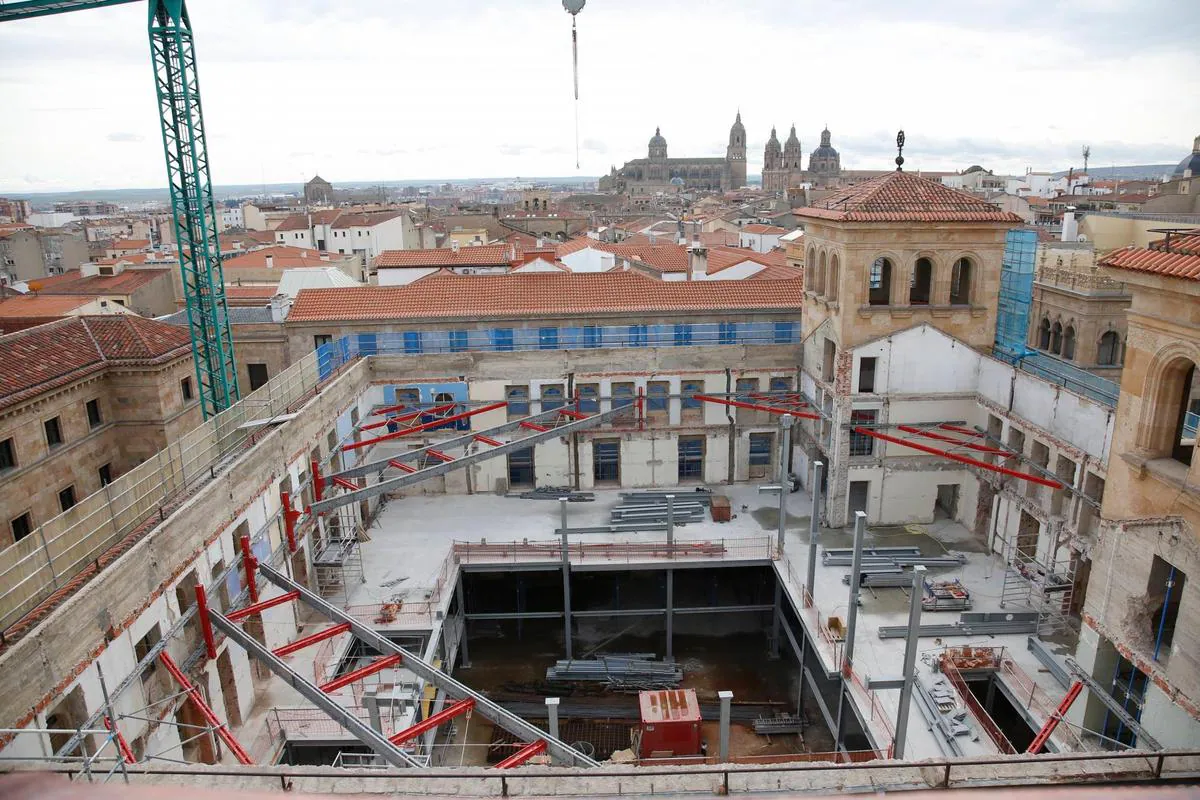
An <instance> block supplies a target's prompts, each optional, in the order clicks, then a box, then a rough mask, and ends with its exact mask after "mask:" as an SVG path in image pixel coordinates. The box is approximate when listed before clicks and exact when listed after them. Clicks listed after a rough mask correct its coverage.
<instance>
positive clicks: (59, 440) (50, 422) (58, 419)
mask: <svg viewBox="0 0 1200 800" xmlns="http://www.w3.org/2000/svg"><path fill="white" fill-rule="evenodd" d="M51 426H53V429H54V437H53V439H54V441H51V436H50V430H51ZM42 434H43V435H44V436H45V437H46V447H47V448H48V449H50V450H55V449H57V448H59V447H62V446H63V445H64V444H66V443H67V440H66V437H64V436H63V429H62V415H61V414H60V415H56V416H53V417H50V418H48V419H44V420H42Z"/></svg>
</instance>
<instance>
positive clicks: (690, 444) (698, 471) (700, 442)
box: [676, 436, 704, 480]
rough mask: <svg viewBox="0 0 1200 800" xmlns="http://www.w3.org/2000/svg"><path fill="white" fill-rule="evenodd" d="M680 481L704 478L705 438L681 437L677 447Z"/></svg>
mask: <svg viewBox="0 0 1200 800" xmlns="http://www.w3.org/2000/svg"><path fill="white" fill-rule="evenodd" d="M676 449H677V455H678V459H679V479H680V480H702V479H703V478H704V437H703V436H680V437H679V439H678V445H677V448H676Z"/></svg>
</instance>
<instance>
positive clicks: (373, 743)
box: [211, 567, 423, 767]
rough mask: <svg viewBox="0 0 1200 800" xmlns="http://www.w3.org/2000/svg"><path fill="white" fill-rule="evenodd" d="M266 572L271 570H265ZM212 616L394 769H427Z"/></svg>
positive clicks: (214, 615) (233, 626)
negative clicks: (421, 767)
mask: <svg viewBox="0 0 1200 800" xmlns="http://www.w3.org/2000/svg"><path fill="white" fill-rule="evenodd" d="M262 569H269V568H268V567H263V568H262ZM269 577H270V576H269V575H268V578H269ZM211 615H212V621H213V624H214V625H216V626H217V627H218V628H220V629H221V630H222V631H224V632H225V635H227V636H228V637H229V638H230V639H232V640H233V641H235V642H237V643H238V644H239V645H241V646H242V647H244V648H245V649H246V650H247V652H249V653H250V654H251V655H253V656H254V657H255V658H257V659H259V660H260V661H262V662H263V663H264V664H266V665H267V668H268V669H270V670H271V671H272V672H274V673H275V674H276V675H278V676H279V677H280V678H282V679H283V680H284V682H285V683H287V684H288V685H289V686H291V687H292V688H293V689H295V690H296V691H297V692H299V693H300V694H301V695H302V696H303V697H304V698H305V699H306V700H308V701H309V702H310V703H312V704H313V705H315V706H316V707H317V708H319V709H321V710H322V711H324V712H325V713H326V714H328V715H329V716H330V717H331V718H332V719H333V721H334V722H336V723H337V724H339V725H341V726H342V727H343V728H345V729H346V730H347V731H349V732H350V733H351V734H352V735H353V736H354V738H356V739H358V740H359V741H360V742H362V743H363V744H365V745H366V746H367V747H370V748H371V750H372V752H374V753H375V754H376V755H378V756H379V757H380V758H382V759H383V760H384V761H386V762H387V763H389V764H391V765H392V766H394V767H420V766H423V765H422V764H421V762H419V761H417V760H416V759H414V758H413V757H412V756H410V755H408V754H407V753H405V752H404V751H403V750H401V749H400V748H398V747H396V746H395V745H394V744H392V743H391V742H389V741H388V740H387V739H385V738H384V737H383V734H381V733H379V732H378V731H375V730H373V729H372V728H371V726H369V725H365V724H363V722H362V721H360V720H359V719H358V717H356V716H354V715H353V714H351V713H350V712H348V711H347V710H346V709H345V708H343V707H342V705H341V704H340V703H338V702H337V701H335V700H334V699H333V698H331V697H330V696H329V695H327V694H325V693H324V692H322V691H321V690H320V689H318V688H317V687H316V686H315V685H314V684H312V683H310V682H308V681H307V680H305V679H304V678H303V677H301V675H300V673H299V672H297V671H296V670H294V669H292V668H291V667H290V666H288V664H287V663H286V662H284V661H283V660H282V659H281V658H279V657H278V656H276V655H275V654H274V653H272V652H271V651H270V650H268V649H267V648H266V647H265V646H264V645H262V644H261V643H260V642H259V641H258V640H257V639H255V638H254V637H253V636H251V635H250V634H248V633H246V632H245V631H244V630H242V629H241V627H240V626H238V625H237V624H235V623H233V622H230V621H229V619H228V617H226V616H225V615H224V614H220V613H218V612H216V611H213V612H211Z"/></svg>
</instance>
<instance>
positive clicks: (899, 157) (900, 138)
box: [896, 131, 904, 172]
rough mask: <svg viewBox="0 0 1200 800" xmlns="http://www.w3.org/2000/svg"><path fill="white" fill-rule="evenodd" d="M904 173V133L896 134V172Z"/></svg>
mask: <svg viewBox="0 0 1200 800" xmlns="http://www.w3.org/2000/svg"><path fill="white" fill-rule="evenodd" d="M903 171H904V131H900V132H899V133H897V134H896V172H903Z"/></svg>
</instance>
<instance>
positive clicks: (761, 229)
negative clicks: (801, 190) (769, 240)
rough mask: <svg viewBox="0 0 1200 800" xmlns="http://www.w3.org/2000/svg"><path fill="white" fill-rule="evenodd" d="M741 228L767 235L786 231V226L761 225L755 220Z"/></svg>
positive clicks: (747, 231)
mask: <svg viewBox="0 0 1200 800" xmlns="http://www.w3.org/2000/svg"><path fill="white" fill-rule="evenodd" d="M789 213H790V212H789ZM742 230H744V231H745V232H746V233H760V234H767V235H773V234H784V233H787V228H781V227H779V226H778V225H762V224H760V223H757V222H754V223H751V224H749V225H747V226H746V227H744V228H742Z"/></svg>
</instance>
